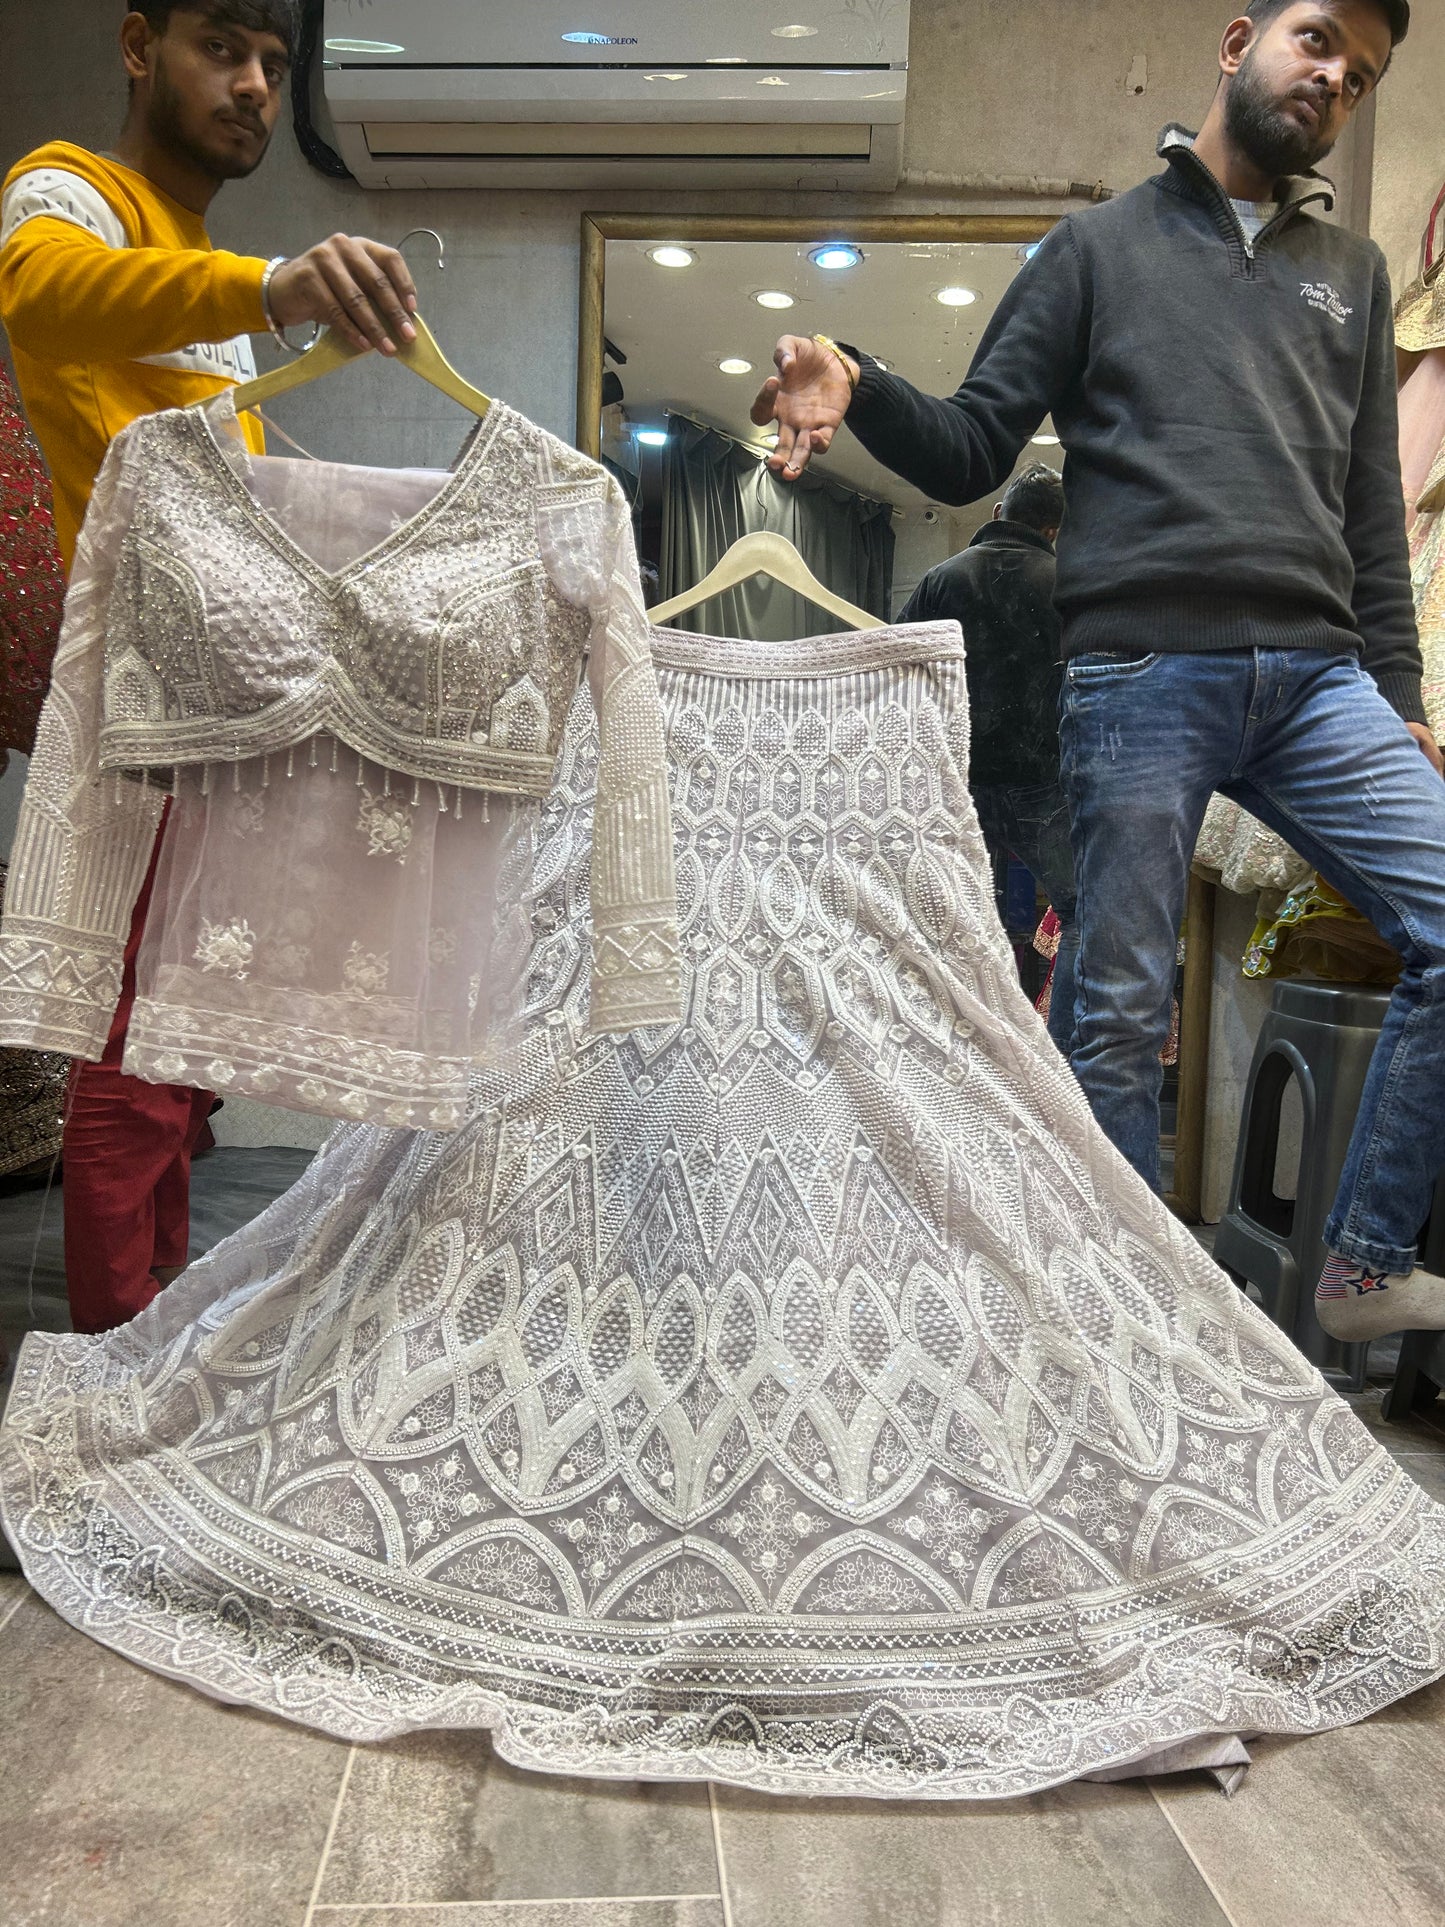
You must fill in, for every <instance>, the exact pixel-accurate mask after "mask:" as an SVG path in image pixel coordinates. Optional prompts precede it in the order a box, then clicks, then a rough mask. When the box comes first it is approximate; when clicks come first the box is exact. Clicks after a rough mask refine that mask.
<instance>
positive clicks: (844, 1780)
mask: <svg viewBox="0 0 1445 1927" xmlns="http://www.w3.org/2000/svg"><path fill="white" fill-rule="evenodd" d="M654 648H655V654H656V660H657V663H658V667H659V675H660V683H661V690H662V697H663V703H664V707H665V711H666V714H667V719H668V731H669V742H670V755H671V766H672V779H673V790H674V796H675V801H676V822H677V835H678V846H677V847H678V876H679V898H680V903H681V906H682V916H683V952H684V955H685V957H686V958H687V959H688V960H689V963H690V966H691V970H690V977H689V981H688V986H687V997H686V1005H685V1008H684V1011H683V1014H682V1021H681V1022H680V1023H678V1024H674V1025H673V1026H671V1027H668V1028H666V1029H660V1030H655V1031H652V1032H640V1033H638V1034H636V1035H633V1036H627V1037H597V1036H592V1035H589V1033H588V1026H587V1014H586V1013H587V983H586V977H587V964H586V944H585V938H584V935H583V933H584V931H585V924H586V917H587V911H588V851H589V847H590V843H591V823H590V818H591V810H592V792H593V786H594V783H595V780H596V775H597V770H598V767H599V757H598V742H597V731H596V724H595V720H594V718H593V716H592V715H591V713H590V711H589V709H588V707H587V706H586V705H585V704H584V703H582V702H581V701H579V702H578V704H577V705H576V706H575V708H574V711H573V717H572V723H571V726H570V728H569V730H568V735H567V741H566V744H565V746H564V749H563V752H562V757H561V760H560V763H559V768H558V780H557V787H556V790H555V791H554V794H553V796H552V797H551V798H550V799H549V801H548V803H547V805H546V823H545V829H544V835H543V838H542V843H541V848H540V850H539V854H538V860H537V865H536V870H535V873H534V892H535V894H534V897H533V902H532V922H533V929H534V932H535V937H534V948H533V953H532V960H531V968H530V973H529V979H528V989H527V1009H526V1016H525V1021H524V1026H523V1030H522V1035H521V1039H520V1043H519V1046H518V1048H517V1049H516V1050H515V1052H513V1053H512V1054H511V1055H510V1056H509V1058H508V1061H507V1062H506V1063H505V1064H499V1065H496V1066H489V1067H487V1068H485V1069H484V1070H482V1071H480V1072H479V1073H478V1074H477V1076H476V1078H475V1081H474V1084H473V1088H472V1100H471V1110H470V1114H469V1116H468V1119H467V1122H466V1123H465V1124H464V1125H463V1127H462V1129H461V1130H460V1131H459V1132H456V1133H454V1134H450V1135H447V1136H444V1137H443V1136H435V1135H431V1134H427V1133H415V1132H400V1131H398V1132H385V1131H379V1130H375V1129H369V1128H363V1127H358V1126H346V1127H343V1128H342V1129H341V1130H339V1131H338V1132H337V1133H336V1134H335V1135H334V1136H333V1137H332V1138H331V1140H330V1142H329V1144H328V1145H327V1147H326V1148H325V1149H324V1150H323V1151H322V1152H321V1153H320V1154H319V1156H318V1157H317V1159H316V1160H315V1162H314V1164H313V1165H312V1167H311V1169H310V1171H309V1172H308V1173H307V1175H306V1176H305V1177H304V1178H303V1179H302V1180H301V1182H300V1183H299V1184H298V1185H297V1186H296V1187H295V1189H293V1190H292V1191H291V1192H289V1193H288V1194H287V1195H286V1196H285V1197H283V1198H281V1199H280V1200H278V1201H277V1203H276V1204H275V1205H273V1206H272V1207H271V1209H270V1210H269V1211H268V1212H267V1213H266V1214H265V1215H264V1216H262V1217H261V1218H259V1219H258V1220H257V1221H256V1222H255V1223H254V1224H253V1225H251V1226H250V1227H248V1228H247V1229H246V1230H244V1231H242V1232H240V1233H238V1234H237V1235H236V1236H235V1237H233V1238H231V1239H229V1240H228V1241H227V1242H226V1243H224V1244H222V1245H220V1246H219V1247H217V1248H216V1249H215V1250H214V1251H213V1252H211V1254H210V1255H209V1256H208V1257H206V1258H204V1259H202V1260H200V1261H199V1262H198V1263H197V1264H195V1265H193V1266H192V1267H191V1268H190V1270H189V1271H187V1272H186V1273H185V1274H184V1276H183V1277H182V1278H181V1279H180V1280H179V1281H178V1282H177V1283H176V1284H175V1285H173V1286H172V1287H171V1288H170V1289H169V1290H168V1291H166V1292H165V1293H163V1294H162V1295H161V1297H160V1298H158V1299H157V1300H156V1301H155V1303H154V1304H153V1305H151V1306H150V1308H149V1309H148V1310H147V1311H145V1312H144V1313H142V1315H141V1316H140V1317H139V1318H138V1319H136V1320H135V1321H134V1323H132V1324H131V1325H129V1326H127V1327H126V1328H125V1329H124V1330H121V1331H116V1332H111V1333H108V1334H106V1335H105V1336H103V1337H101V1338H96V1339H85V1338H77V1337H73V1336H69V1335H65V1336H60V1335H53V1334H50V1333H33V1334H32V1335H31V1336H30V1337H29V1338H27V1339H26V1341H25V1348H24V1350H23V1352H22V1353H21V1356H20V1359H19V1361H18V1366H17V1373H16V1379H15V1389H14V1391H13V1393H12V1395H11V1400H10V1405H9V1408H8V1410H7V1413H6V1418H5V1425H4V1429H3V1431H0V1505H3V1513H4V1523H5V1527H6V1530H7V1532H8V1533H9V1535H10V1538H11V1540H12V1542H13V1543H14V1544H15V1546H16V1547H17V1549H18V1551H19V1555H20V1558H21V1560H22V1562H23V1564H24V1567H25V1570H26V1573H27V1575H28V1577H29V1579H30V1581H31V1583H32V1584H33V1585H34V1586H35V1587H36V1588H37V1590H38V1591H39V1592H40V1593H41V1594H42V1595H43V1596H44V1597H45V1598H46V1599H47V1600H49V1601H50V1602H51V1603H52V1604H53V1605H54V1606H55V1607H56V1608H57V1609H58V1610H59V1611H60V1612H61V1613H63V1614H64V1615H65V1616H66V1617H67V1618H68V1619H69V1620H71V1621H72V1622H73V1623H74V1624H75V1625H77V1626H79V1627H81V1628H83V1629H84V1630H85V1631H87V1632H88V1633H90V1634H91V1635H92V1636H94V1637H95V1638H98V1639H100V1640H103V1641H105V1642H106V1643H107V1644H109V1645H111V1646H114V1647H116V1648H117V1649H118V1650H120V1651H121V1652H123V1653H125V1654H127V1655H129V1656H130V1657H131V1658H132V1659H135V1660H138V1661H140V1662H142V1663H144V1664H146V1665H149V1666H152V1667H155V1668H156V1669H157V1670H159V1671H161V1672H163V1673H165V1674H166V1675H168V1676H169V1677H171V1678H177V1679H184V1680H188V1681H191V1682H192V1683H194V1684H196V1685H198V1686H200V1687H202V1688H204V1689H205V1690H206V1691H208V1692H211V1693H214V1694H215V1695H217V1696H218V1697H220V1698H222V1699H225V1700H231V1701H238V1702H242V1703H246V1704H250V1705H253V1706H258V1707H263V1708H266V1709H268V1710H270V1711H272V1712H275V1713H279V1714H282V1715H284V1716H285V1717H287V1718H290V1719H293V1720H299V1721H304V1722H306V1723H308V1724H310V1725H313V1726H317V1727H320V1728H322V1729H324V1730H325V1731H327V1732H330V1733H335V1734H339V1735H342V1736H344V1737H346V1738H349V1739H377V1738H381V1737H383V1736H384V1735H387V1734H393V1733H399V1732H403V1731H406V1730H408V1729H414V1728H418V1727H488V1728H490V1729H492V1733H493V1737H494V1742H495V1745H496V1747H497V1749H498V1750H499V1752H500V1753H502V1754H503V1755H504V1756H505V1757H506V1758H507V1759H509V1760H512V1761H514V1762H516V1763H518V1764H521V1765H524V1766H530V1767H540V1768H548V1769H552V1770H555V1771H558V1772H566V1773H591V1774H605V1775H620V1776H625V1777H635V1776H641V1777H647V1778H664V1779H666V1778H676V1779H719V1780H726V1781H733V1782H737V1783H740V1784H744V1785H749V1786H754V1787H759V1788H764V1789H769V1790H774V1791H784V1792H818V1793H834V1794H860V1793H861V1794H878V1795H883V1794H887V1795H900V1796H905V1795H906V1796H910V1797H937V1798H958V1797H962V1796H979V1797H982V1796H990V1797H994V1796H1004V1795H1011V1794H1021V1793H1026V1792H1029V1791H1031V1790H1033V1789H1036V1788H1039V1787H1043V1786H1047V1785H1050V1784H1053V1783H1055V1782H1058V1781H1062V1780H1067V1779H1070V1778H1072V1777H1075V1776H1077V1775H1080V1774H1084V1773H1090V1772H1095V1771H1103V1772H1110V1773H1117V1771H1118V1769H1120V1768H1122V1767H1126V1766H1128V1765H1130V1764H1131V1763H1133V1764H1135V1765H1136V1766H1137V1765H1139V1764H1141V1763H1143V1762H1146V1761H1149V1762H1152V1763H1154V1764H1155V1765H1157V1766H1160V1767H1161V1768H1167V1767H1169V1766H1178V1765H1184V1764H1199V1763H1201V1762H1202V1761H1206V1760H1223V1759H1234V1760H1238V1759H1239V1758H1240V1757H1241V1755H1240V1750H1239V1741H1238V1738H1237V1736H1239V1735H1242V1734H1251V1733H1259V1734H1268V1733H1311V1732H1318V1731H1321V1730H1323V1729H1326V1728H1329V1727H1332V1726H1337V1725H1341V1724H1344V1723H1347V1722H1349V1721H1353V1720H1358V1719H1361V1718H1363V1717H1365V1716H1366V1715H1367V1714H1369V1713H1371V1712H1374V1711H1375V1710H1376V1709H1378V1708H1380V1707H1382V1706H1385V1705H1387V1704H1388V1703H1389V1702H1391V1701H1392V1700H1395V1699H1396V1698H1398V1697H1399V1696H1401V1695H1402V1694H1405V1693H1408V1692H1409V1691H1411V1690H1412V1689H1413V1688H1416V1687H1419V1686H1422V1685H1424V1684H1425V1683H1426V1682H1428V1681H1429V1680H1431V1679H1433V1678H1435V1677H1436V1676H1437V1675H1439V1674H1440V1672H1441V1671H1442V1668H1445V1653H1442V1632H1445V1509H1442V1508H1441V1507H1439V1506H1437V1505H1435V1504H1434V1503H1433V1502H1432V1501H1431V1500H1429V1499H1428V1498H1426V1496H1425V1495H1424V1493H1422V1492H1421V1491H1420V1489H1419V1488H1418V1487H1417V1486H1416V1485H1415V1484H1414V1483H1413V1482H1412V1481H1411V1480H1410V1479H1409V1478H1408V1477H1407V1476H1406V1475H1405V1473H1404V1472H1403V1471H1402V1470H1401V1469H1400V1468H1399V1467H1398V1466H1397V1465H1396V1464H1394V1463H1393V1462H1392V1460H1391V1459H1390V1457H1389V1455H1388V1454H1387V1453H1386V1452H1385V1451H1384V1450H1383V1448H1382V1447H1381V1446H1380V1444H1379V1443H1378V1441H1377V1440H1375V1439H1374V1438H1373V1437H1372V1436H1371V1435H1370V1433H1369V1432H1368V1431H1366V1429H1365V1428H1364V1426H1363V1425H1361V1424H1360V1422H1359V1421H1358V1420H1357V1419H1356V1417H1355V1416H1354V1414H1353V1413H1352V1412H1351V1411H1350V1410H1349V1408H1348V1406H1346V1404H1345V1403H1344V1402H1343V1401H1342V1400H1341V1399H1340V1398H1338V1397H1337V1396H1336V1395H1335V1394H1334V1393H1333V1392H1332V1391H1331V1390H1330V1389H1329V1388H1328V1387H1327V1386H1326V1385H1325V1383H1324V1381H1323V1380H1322V1379H1321V1378H1320V1376H1319V1374H1318V1373H1317V1372H1316V1371H1315V1370H1314V1369H1313V1368H1312V1367H1311V1366H1310V1365H1309V1364H1308V1363H1307V1362H1306V1361H1305V1360H1304V1359H1303V1358H1302V1357H1301V1356H1300V1354H1299V1353H1298V1352H1297V1351H1295V1350H1294V1348H1293V1347H1292V1346H1291V1345H1290V1343H1289V1341H1288V1340H1287V1339H1286V1337H1285V1336H1284V1334H1283V1333H1282V1332H1280V1331H1279V1330H1278V1329H1277V1328H1276V1327H1275V1326H1273V1325H1271V1324H1270V1323H1269V1321H1268V1320H1267V1319H1266V1318H1265V1317H1264V1316H1263V1314H1262V1313H1261V1312H1260V1311H1259V1310H1258V1309H1257V1308H1256V1307H1255V1306H1254V1305H1253V1304H1251V1303H1250V1301H1249V1300H1248V1298H1247V1297H1246V1296H1245V1294H1244V1293H1243V1292H1241V1291H1239V1290H1238V1289H1237V1288H1236V1287H1235V1286H1234V1285H1233V1284H1232V1283H1231V1282H1230V1281H1229V1279H1228V1278H1226V1277H1225V1275H1224V1274H1223V1273H1222V1272H1220V1271H1219V1270H1217V1269H1216V1268H1215V1266H1214V1265H1213V1264H1212V1263H1211V1261H1210V1260H1209V1258H1208V1257H1207V1256H1206V1255H1205V1253H1204V1252H1203V1250H1201V1248H1200V1247H1199V1246H1198V1244H1196V1243H1195V1241H1194V1240H1193V1238H1192V1237H1191V1236H1190V1235H1189V1233H1188V1232H1187V1231H1186V1230H1185V1229H1184V1228H1183V1227H1182V1226H1181V1225H1179V1224H1177V1223H1176V1222H1175V1221H1174V1219H1173V1218H1172V1217H1171V1216H1170V1215H1169V1213H1168V1212H1167V1211H1166V1210H1165V1208H1164V1206H1163V1204H1162V1203H1161V1202H1160V1201H1159V1199H1158V1198H1156V1197H1155V1196H1154V1195H1153V1194H1152V1193H1151V1192H1150V1191H1149V1190H1148V1189H1147V1188H1146V1187H1145V1185H1144V1184H1143V1183H1142V1182H1141V1181H1140V1179H1139V1178H1138V1177H1137V1176H1136V1175H1135V1174H1134V1173H1133V1172H1132V1171H1131V1170H1130V1169H1129V1168H1128V1167H1127V1166H1126V1164H1125V1163H1124V1161H1123V1160H1122V1159H1121V1158H1120V1157H1119V1156H1118V1155H1117V1154H1116V1153H1115V1152H1114V1151H1113V1149H1112V1148H1111V1147H1110V1145H1109V1144H1108V1143H1107V1141H1106V1140H1105V1138H1104V1137H1103V1135H1102V1133H1101V1132H1100V1131H1099V1130H1098V1128H1097V1127H1096V1126H1095V1125H1094V1123H1093V1121H1092V1119H1091V1116H1090V1114H1089V1111H1088V1108H1087V1106H1086V1104H1085V1102H1084V1099H1083V1097H1082V1095H1081V1093H1080V1091H1079V1089H1078V1086H1077V1085H1076V1084H1075V1083H1074V1081H1073V1079H1072V1078H1071V1077H1070V1075H1069V1073H1068V1071H1067V1069H1066V1067H1065V1065H1064V1063H1063V1061H1062V1060H1061V1058H1060V1057H1059V1056H1058V1054H1057V1052H1056V1051H1055V1050H1054V1048H1053V1046H1052V1045H1051V1043H1050V1042H1049V1039H1048V1035H1047V1033H1046V1031H1045V1029H1044V1027H1043V1025H1042V1024H1041V1023H1040V1022H1039V1020H1038V1018H1037V1016H1036V1015H1035V1014H1034V1012H1033V1011H1032V1010H1031V1009H1030V1008H1029V1005H1028V1003H1027V1001H1026V999H1025V997H1024V995H1023V993H1022V991H1021V989H1020V987H1019V983H1018V978H1017V973H1016V970H1015V967H1014V960H1013V956H1012V953H1011V951H1010V949H1009V947H1008V944H1007V943H1006V941H1005V939H1004V936H1003V932H1002V930H1001V928H1000V926H999V921H998V917H997V913H996V911H995V909H994V905H993V886H992V877H991V873H990V868H989V863H988V858H987V855H986V852H985V849H984V845H983V840H982V837H981V836H980V834H979V830H978V824H977V819H976V817H975V815H974V812H973V808H972V805H971V804H970V801H969V795H968V788H967V780H966V778H967V770H966V760H967V720H966V715H965V700H964V687H965V685H964V675H963V651H962V647H961V644H960V640H959V635H958V630H957V628H956V627H954V626H953V625H943V626H939V627H933V628H921V629H911V630H894V631H884V632H881V633H875V634H866V635H857V636H840V637H832V638H821V639H810V640H808V641H806V642H799V643H791V644H774V645H766V646H760V645H750V644H746V643H738V642H724V641H719V640H716V639H711V638H707V637H696V636H681V635H675V636H665V635H662V634H661V633H659V634H658V635H657V636H656V638H655V643H654Z"/></svg>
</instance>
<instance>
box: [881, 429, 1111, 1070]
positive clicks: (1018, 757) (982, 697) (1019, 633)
mask: <svg viewBox="0 0 1445 1927" xmlns="http://www.w3.org/2000/svg"><path fill="white" fill-rule="evenodd" d="M1063 519H1064V485H1063V483H1062V481H1061V480H1060V478H1059V473H1058V470H1057V469H1053V468H1050V467H1049V466H1048V465H1047V463H1044V462H1036V463H1035V464H1034V466H1033V467H1032V468H1030V469H1027V470H1026V471H1025V472H1024V473H1023V474H1022V475H1019V476H1017V477H1016V478H1015V479H1014V480H1013V481H1012V482H1011V483H1010V484H1009V486H1008V489H1007V490H1006V491H1005V494H1004V498H1003V500H1002V501H1001V502H999V503H998V504H997V505H996V506H995V508H994V512H993V520H992V521H991V522H988V523H986V524H985V525H984V527H983V528H981V529H980V530H979V532H978V534H977V535H976V536H975V537H974V538H973V541H972V542H971V543H970V544H969V546H968V547H967V548H966V549H965V550H964V551H963V553H962V554H961V555H955V556H951V557H950V558H949V560H948V561H947V562H940V563H939V565H938V567H937V568H935V569H930V570H929V571H928V574H927V575H926V576H924V578H923V580H922V581H921V582H920V583H919V584H918V587H917V588H916V589H915V590H914V591H913V594H912V595H911V596H910V597H909V598H908V600H907V602H906V603H905V604H904V605H903V608H902V609H901V610H900V611H899V614H898V620H899V621H900V622H938V621H942V620H952V621H954V622H957V623H958V624H959V625H960V627H961V628H962V630H963V640H964V643H965V644H966V646H967V649H968V655H967V659H966V663H965V670H966V674H967V677H968V714H969V731H970V739H971V740H970V747H969V759H968V785H969V789H970V791H971V792H972V795H973V802H974V808H975V809H976V810H977V811H978V820H979V825H980V827H981V828H982V830H983V837H984V842H985V843H986V844H987V845H988V850H989V854H990V856H991V857H992V858H993V860H994V862H995V864H997V863H999V862H1001V861H1003V860H1004V859H1005V858H1007V857H1008V856H1014V857H1016V858H1017V859H1018V861H1019V862H1020V863H1022V864H1023V866H1024V868H1025V869H1026V870H1029V871H1030V872H1032V874H1033V876H1034V877H1035V879H1036V880H1037V881H1038V883H1039V884H1040V885H1041V886H1042V888H1043V891H1044V894H1045V895H1046V896H1047V897H1048V900H1049V902H1050V904H1051V905H1052V906H1053V909H1054V913H1055V915H1056V916H1057V917H1058V920H1059V949H1058V956H1057V959H1056V961H1055V964H1054V981H1053V995H1052V997H1051V999H1050V1002H1049V1035H1050V1036H1051V1037H1052V1038H1053V1040H1054V1042H1055V1043H1056V1044H1057V1045H1058V1047H1059V1049H1060V1050H1061V1051H1062V1052H1063V1054H1064V1056H1065V1057H1067V1056H1068V1055H1069V1050H1070V1047H1071V1045H1072V1043H1073V1037H1074V972H1075V966H1076V963H1077V959H1078V929H1077V925H1076V922H1075V916H1074V858H1073V851H1072V849H1071V848H1070V844H1069V805H1068V801H1067V799H1066V797H1065V796H1064V792H1063V790H1062V788H1061V787H1060V784H1059V690H1060V687H1061V684H1062V682H1063V674H1064V672H1063V664H1062V661H1061V655H1062V648H1061V636H1062V630H1061V625H1060V623H1059V618H1058V614H1057V612H1056V611H1055V609H1054V573H1055V563H1054V542H1055V539H1056V538H1057V536H1058V533H1059V524H1060V523H1061V522H1062V521H1063Z"/></svg>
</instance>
